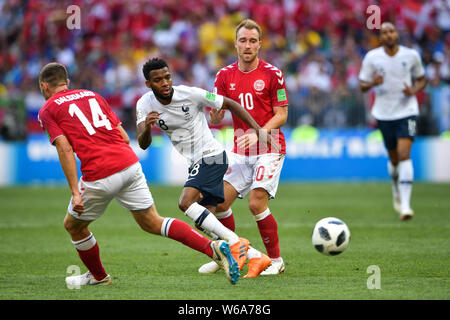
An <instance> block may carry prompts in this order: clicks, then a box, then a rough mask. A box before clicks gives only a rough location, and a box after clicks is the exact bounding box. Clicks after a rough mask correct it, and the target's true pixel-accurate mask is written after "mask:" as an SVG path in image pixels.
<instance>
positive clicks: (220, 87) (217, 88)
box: [214, 70, 226, 96]
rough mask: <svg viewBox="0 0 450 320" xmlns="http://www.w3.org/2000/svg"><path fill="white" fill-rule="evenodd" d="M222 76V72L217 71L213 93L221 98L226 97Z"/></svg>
mask: <svg viewBox="0 0 450 320" xmlns="http://www.w3.org/2000/svg"><path fill="white" fill-rule="evenodd" d="M224 76H225V74H224V73H223V72H222V70H219V72H217V74H216V79H215V81H214V93H217V94H220V95H222V96H224V95H226V90H225V88H226V86H225V80H224Z"/></svg>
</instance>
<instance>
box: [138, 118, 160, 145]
mask: <svg viewBox="0 0 450 320" xmlns="http://www.w3.org/2000/svg"><path fill="white" fill-rule="evenodd" d="M158 119H159V113H158V112H156V111H152V112H150V113H149V114H148V115H147V117H145V121H142V122H141V123H139V124H138V126H137V138H138V143H139V146H140V147H141V149H143V150H145V149H147V148H148V147H149V146H150V145H151V144H152V126H153V125H154V124H155V122H156V121H158Z"/></svg>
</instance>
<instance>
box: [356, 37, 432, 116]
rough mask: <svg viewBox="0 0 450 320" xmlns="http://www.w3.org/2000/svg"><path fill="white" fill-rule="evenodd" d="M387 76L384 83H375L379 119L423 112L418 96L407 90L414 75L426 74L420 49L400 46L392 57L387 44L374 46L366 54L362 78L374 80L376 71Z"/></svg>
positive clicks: (375, 106) (374, 111)
mask: <svg viewBox="0 0 450 320" xmlns="http://www.w3.org/2000/svg"><path fill="white" fill-rule="evenodd" d="M375 71H376V72H377V73H378V74H379V75H382V76H383V83H382V84H380V85H378V86H375V87H373V89H374V91H375V103H374V105H373V108H372V115H373V116H374V117H375V119H377V120H397V119H401V118H406V117H409V116H414V115H418V114H419V105H418V103H417V98H416V97H415V96H414V95H413V96H406V95H405V94H404V93H403V89H404V88H405V83H406V84H407V85H408V86H410V87H411V86H412V79H413V78H419V77H422V76H423V75H425V70H424V68H423V66H422V61H421V59H420V56H419V54H418V53H417V51H415V50H413V49H410V48H407V47H404V46H399V50H398V51H397V53H396V54H395V55H394V56H393V57H391V56H389V55H387V54H386V52H385V51H384V48H383V47H378V48H376V49H373V50H370V51H369V52H368V53H367V54H366V56H365V57H364V60H363V63H362V68H361V71H360V73H359V79H360V80H362V81H366V82H371V81H373V74H374V72H375Z"/></svg>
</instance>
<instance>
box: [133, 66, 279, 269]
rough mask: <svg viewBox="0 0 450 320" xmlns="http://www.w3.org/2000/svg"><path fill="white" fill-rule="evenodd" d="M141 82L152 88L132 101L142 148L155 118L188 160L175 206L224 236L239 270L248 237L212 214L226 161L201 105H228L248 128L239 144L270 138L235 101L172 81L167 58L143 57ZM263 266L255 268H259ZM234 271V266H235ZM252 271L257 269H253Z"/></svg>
mask: <svg viewBox="0 0 450 320" xmlns="http://www.w3.org/2000/svg"><path fill="white" fill-rule="evenodd" d="M143 73H144V76H145V78H146V82H145V83H146V85H147V87H148V88H151V89H152V90H151V91H150V92H148V93H146V94H144V95H143V96H142V97H141V98H140V99H139V100H138V102H137V105H136V118H137V135H138V142H139V145H140V147H141V148H142V149H147V148H148V146H149V145H150V144H151V141H152V135H151V129H152V126H153V125H154V124H155V123H156V124H157V125H158V126H159V127H160V128H161V130H162V131H164V132H165V133H166V134H167V136H168V137H169V138H170V140H171V142H172V144H173V146H174V147H175V148H176V150H177V151H178V152H179V153H180V154H181V155H183V156H184V157H185V158H186V159H187V160H188V161H189V164H190V168H189V177H188V179H187V181H186V183H185V185H184V189H183V191H182V193H181V196H180V199H179V202H178V206H179V208H180V209H181V210H182V211H183V212H184V213H185V214H186V215H187V216H188V217H190V218H191V219H192V220H193V221H195V223H196V225H198V226H199V227H200V228H202V229H203V230H205V231H207V232H209V233H211V234H215V235H217V236H218V237H219V238H221V239H224V240H226V241H228V243H229V245H230V249H231V254H232V255H233V257H234V258H235V260H236V261H237V263H238V267H239V270H240V269H242V267H243V265H244V263H245V260H246V254H247V251H248V247H249V245H250V242H249V241H248V240H247V239H244V238H239V237H238V236H237V235H236V234H235V233H234V232H233V231H231V230H229V229H228V228H226V227H224V226H223V225H222V224H221V223H220V221H219V220H217V218H216V217H215V216H214V214H210V213H211V212H212V213H214V212H215V210H216V207H217V204H218V203H221V202H223V201H224V192H223V176H224V174H225V172H226V171H227V168H228V160H227V156H226V153H225V150H224V148H223V146H222V145H221V144H220V143H219V142H218V141H217V140H215V139H214V137H213V135H212V133H211V130H210V129H209V127H208V124H207V121H206V118H205V114H204V112H203V108H204V107H206V106H209V107H213V108H215V109H229V110H230V111H231V112H232V113H233V114H235V115H236V116H237V117H239V118H240V119H242V120H243V121H244V122H245V123H247V124H248V125H249V126H250V127H251V128H252V129H254V130H255V132H253V133H249V134H248V135H246V136H243V137H242V139H241V140H242V144H246V141H248V140H249V141H255V137H257V138H256V139H258V138H260V140H261V143H263V142H264V143H265V142H266V141H271V140H270V137H269V136H267V133H266V132H263V131H262V130H260V129H261V128H260V127H259V125H258V124H257V123H256V122H255V121H254V120H253V118H252V117H251V116H250V115H249V114H248V113H247V111H246V110H245V109H244V108H243V107H242V106H241V105H240V104H238V103H236V102H234V101H233V100H231V99H228V98H225V97H223V96H221V95H217V94H214V93H211V92H208V91H206V90H203V89H200V88H195V87H187V86H173V87H172V76H171V73H170V70H169V67H168V65H167V63H166V62H165V61H164V60H162V59H159V58H153V59H151V60H149V61H148V62H147V63H146V64H145V65H144V67H143ZM262 271H263V270H259V273H260V272H262ZM238 273H239V271H238ZM259 273H258V274H259Z"/></svg>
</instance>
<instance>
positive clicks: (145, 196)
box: [67, 162, 153, 221]
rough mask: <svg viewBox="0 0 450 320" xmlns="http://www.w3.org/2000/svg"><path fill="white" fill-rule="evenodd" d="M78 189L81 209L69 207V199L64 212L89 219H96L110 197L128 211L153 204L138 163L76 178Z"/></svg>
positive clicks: (141, 208)
mask: <svg viewBox="0 0 450 320" xmlns="http://www.w3.org/2000/svg"><path fill="white" fill-rule="evenodd" d="M78 189H79V191H80V193H81V198H82V199H83V203H84V212H83V213H82V214H81V215H80V216H78V213H77V212H75V211H73V210H72V198H71V199H70V202H69V207H68V209H67V211H68V212H69V214H71V215H72V216H73V217H75V218H77V219H80V220H85V221H93V220H96V219H98V218H99V217H100V216H101V215H102V214H103V212H104V211H105V210H106V207H107V206H108V204H109V203H110V202H111V200H112V199H113V198H114V199H116V200H117V202H118V203H119V204H120V205H121V206H122V207H123V208H125V209H126V210H128V211H135V210H145V209H147V208H150V207H151V206H152V205H153V198H152V194H151V192H150V190H149V188H148V185H147V180H146V179H145V175H144V173H143V172H142V167H141V164H140V163H139V162H136V163H135V164H133V165H131V166H129V167H128V168H126V169H124V170H122V171H120V172H117V173H115V174H113V175H110V176H109V177H106V178H103V179H99V180H95V181H83V179H82V178H80V180H79V181H78Z"/></svg>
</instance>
